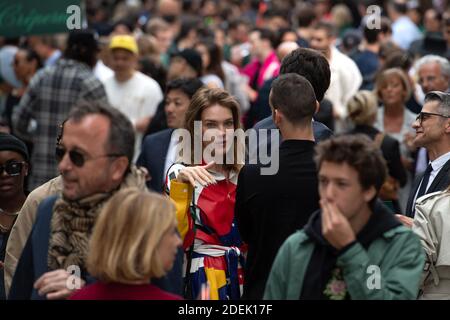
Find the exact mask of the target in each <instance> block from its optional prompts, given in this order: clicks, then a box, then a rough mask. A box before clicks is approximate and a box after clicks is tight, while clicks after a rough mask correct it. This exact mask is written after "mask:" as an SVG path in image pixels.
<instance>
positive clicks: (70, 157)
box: [9, 101, 146, 299]
mask: <svg viewBox="0 0 450 320" xmlns="http://www.w3.org/2000/svg"><path fill="white" fill-rule="evenodd" d="M133 152H134V130H133V126H132V124H131V122H130V121H129V120H128V119H127V117H126V116H125V115H123V114H122V113H121V112H119V111H118V110H116V109H114V108H112V107H110V106H109V105H108V104H106V103H102V102H93V101H89V102H82V103H81V104H79V105H78V106H77V107H75V108H74V109H73V110H72V111H71V113H70V114H69V117H68V120H67V121H66V122H65V123H64V128H63V132H62V136H61V139H60V141H59V143H58V145H57V147H56V159H57V162H58V169H59V172H60V179H61V181H62V190H61V192H60V193H59V195H58V196H50V197H48V198H46V199H45V200H43V201H42V202H41V204H40V206H39V208H38V212H37V214H36V220H35V222H34V226H33V229H32V230H31V234H30V236H29V237H28V240H27V243H26V245H25V247H24V249H23V252H22V254H21V258H20V259H19V262H18V265H17V269H16V271H15V274H14V277H13V280H12V285H11V288H10V291H9V299H64V298H67V297H68V296H69V295H70V294H71V292H72V291H73V290H74V289H77V287H80V286H82V285H83V284H84V283H85V281H87V282H90V280H91V281H92V279H91V278H90V277H89V275H88V274H87V272H86V267H85V259H86V255H87V249H88V248H87V244H88V242H89V235H90V233H91V231H92V227H93V225H94V222H95V218H96V216H97V215H98V213H99V212H100V210H101V208H102V207H103V206H104V204H105V203H106V202H107V201H108V200H109V198H110V197H111V196H112V195H113V194H114V193H115V192H116V191H117V190H119V189H121V188H123V187H138V188H140V189H145V187H146V186H145V174H144V172H142V171H138V170H137V169H136V168H135V167H134V166H131V161H132V159H133ZM30 197H31V195H30ZM17 223H19V221H18V222H17ZM17 223H16V225H17ZM71 270H72V271H74V272H75V273H74V274H73V275H72V274H71ZM70 277H71V278H70ZM80 278H81V279H82V280H80ZM71 280H74V281H73V282H71ZM68 281H69V282H68ZM67 283H73V284H74V286H68V285H67ZM77 284H78V285H77Z"/></svg>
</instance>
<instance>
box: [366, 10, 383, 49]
mask: <svg viewBox="0 0 450 320" xmlns="http://www.w3.org/2000/svg"><path fill="white" fill-rule="evenodd" d="M375 18H376V17H375V16H370V17H369V18H367V21H366V23H365V24H364V30H363V35H364V39H366V41H367V43H369V44H374V43H377V42H378V35H379V34H380V33H381V29H380V28H373V26H372V25H371V22H370V21H369V20H371V19H375Z"/></svg>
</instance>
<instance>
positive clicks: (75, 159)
mask: <svg viewBox="0 0 450 320" xmlns="http://www.w3.org/2000/svg"><path fill="white" fill-rule="evenodd" d="M66 152H67V151H66V149H64V148H61V147H57V148H56V152H55V155H56V160H57V161H58V162H61V161H62V159H63V158H64V155H65V154H66ZM69 158H70V161H71V162H72V163H73V164H74V165H76V166H77V167H82V166H83V165H84V156H83V155H82V154H81V153H79V152H78V151H74V150H71V151H69Z"/></svg>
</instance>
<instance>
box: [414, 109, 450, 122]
mask: <svg viewBox="0 0 450 320" xmlns="http://www.w3.org/2000/svg"><path fill="white" fill-rule="evenodd" d="M431 116H437V117H442V118H447V119H450V116H446V115H443V114H440V113H432V112H419V114H418V115H417V117H416V121H419V124H422V122H423V120H426V119H428V118H429V117H431Z"/></svg>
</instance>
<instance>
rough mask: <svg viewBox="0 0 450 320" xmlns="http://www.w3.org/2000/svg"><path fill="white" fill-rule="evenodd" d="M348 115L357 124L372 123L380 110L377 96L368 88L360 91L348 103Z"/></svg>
mask: <svg viewBox="0 0 450 320" xmlns="http://www.w3.org/2000/svg"><path fill="white" fill-rule="evenodd" d="M347 110H348V116H349V118H350V120H351V121H352V122H353V123H354V124H356V125H372V124H373V121H374V116H375V115H376V113H377V111H378V107H377V98H376V96H375V95H374V94H373V93H372V92H371V91H367V90H361V91H358V92H357V93H356V94H355V95H354V96H353V97H351V98H350V100H349V101H348V103H347Z"/></svg>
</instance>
